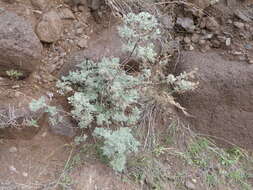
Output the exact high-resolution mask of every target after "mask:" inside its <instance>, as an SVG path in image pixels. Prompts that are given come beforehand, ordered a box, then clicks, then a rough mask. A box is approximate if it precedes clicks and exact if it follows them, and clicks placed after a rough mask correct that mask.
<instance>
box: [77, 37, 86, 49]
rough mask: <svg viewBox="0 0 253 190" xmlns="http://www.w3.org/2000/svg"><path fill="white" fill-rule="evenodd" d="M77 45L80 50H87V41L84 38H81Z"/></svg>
mask: <svg viewBox="0 0 253 190" xmlns="http://www.w3.org/2000/svg"><path fill="white" fill-rule="evenodd" d="M77 45H78V46H79V47H80V48H87V47H88V42H87V39H85V38H81V39H80V40H79V41H78V43H77Z"/></svg>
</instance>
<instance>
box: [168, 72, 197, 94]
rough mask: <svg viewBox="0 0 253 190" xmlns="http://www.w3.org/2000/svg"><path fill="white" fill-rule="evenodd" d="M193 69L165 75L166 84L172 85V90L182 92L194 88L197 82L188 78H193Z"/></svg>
mask: <svg viewBox="0 0 253 190" xmlns="http://www.w3.org/2000/svg"><path fill="white" fill-rule="evenodd" d="M194 74H195V71H192V72H189V73H186V72H183V73H180V75H178V76H174V75H173V74H169V75H168V76H167V77H166V82H167V84H169V85H171V86H172V87H173V92H179V93H183V92H186V91H189V90H194V89H196V88H197V86H198V82H192V81H190V79H192V78H194Z"/></svg>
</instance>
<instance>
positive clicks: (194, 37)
mask: <svg viewBox="0 0 253 190" xmlns="http://www.w3.org/2000/svg"><path fill="white" fill-rule="evenodd" d="M199 38H200V36H199V35H198V34H193V35H192V39H191V40H192V42H193V43H198V41H199Z"/></svg>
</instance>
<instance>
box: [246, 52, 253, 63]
mask: <svg viewBox="0 0 253 190" xmlns="http://www.w3.org/2000/svg"><path fill="white" fill-rule="evenodd" d="M247 60H248V63H249V64H253V56H252V55H249V54H247Z"/></svg>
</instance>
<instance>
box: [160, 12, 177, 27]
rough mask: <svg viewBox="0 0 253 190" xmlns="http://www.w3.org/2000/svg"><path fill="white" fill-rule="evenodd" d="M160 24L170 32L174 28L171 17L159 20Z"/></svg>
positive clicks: (166, 16) (167, 16)
mask: <svg viewBox="0 0 253 190" xmlns="http://www.w3.org/2000/svg"><path fill="white" fill-rule="evenodd" d="M161 23H162V24H163V25H164V27H165V28H167V29H170V30H172V29H173V28H174V22H173V18H172V16H171V15H165V16H163V17H162V18H161Z"/></svg>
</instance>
